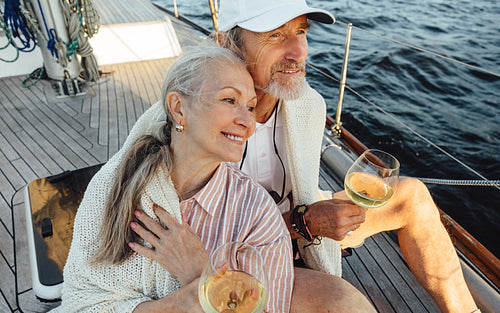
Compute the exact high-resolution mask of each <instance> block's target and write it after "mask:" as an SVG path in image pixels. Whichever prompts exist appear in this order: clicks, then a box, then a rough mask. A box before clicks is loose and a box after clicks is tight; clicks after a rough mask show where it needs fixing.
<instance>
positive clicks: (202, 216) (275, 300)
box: [180, 163, 293, 313]
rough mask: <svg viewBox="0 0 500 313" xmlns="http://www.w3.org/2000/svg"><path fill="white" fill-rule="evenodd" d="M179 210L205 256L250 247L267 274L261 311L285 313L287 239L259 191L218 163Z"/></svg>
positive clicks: (289, 283) (289, 269) (289, 266)
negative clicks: (227, 246)
mask: <svg viewBox="0 0 500 313" xmlns="http://www.w3.org/2000/svg"><path fill="white" fill-rule="evenodd" d="M180 209H181V212H182V213H187V216H188V223H189V225H191V228H192V229H193V230H194V231H195V232H196V233H197V234H198V236H199V237H200V239H201V241H202V242H203V243H204V245H205V248H206V249H207V251H208V252H209V253H212V252H213V251H214V250H215V249H216V248H217V247H219V246H220V245H222V244H224V243H227V242H230V241H240V242H245V243H247V244H250V245H252V246H254V247H255V248H256V249H257V250H258V251H259V252H260V253H261V254H262V257H263V259H264V264H265V265H266V271H267V275H268V281H269V287H268V304H267V308H266V312H273V313H274V312H289V310H290V301H291V295H292V287H293V263H292V248H291V241H290V234H289V232H288V229H287V228H286V225H285V223H284V221H283V218H282V217H281V214H280V212H279V211H278V208H277V206H276V204H275V203H274V201H273V199H272V198H271V196H269V194H268V193H267V192H266V191H265V189H263V188H262V187H261V186H259V185H257V184H256V183H255V182H253V180H252V179H251V178H250V177H248V176H247V175H246V174H243V173H242V172H240V171H239V170H237V169H235V168H233V167H231V166H228V165H226V164H225V163H221V165H220V166H219V168H218V169H217V171H216V172H215V173H214V175H213V177H212V178H211V179H210V181H209V182H208V183H207V185H206V186H205V187H203V188H202V189H201V190H200V191H199V192H198V193H197V194H195V195H194V196H193V197H192V198H190V199H187V200H184V201H182V202H181V204H180Z"/></svg>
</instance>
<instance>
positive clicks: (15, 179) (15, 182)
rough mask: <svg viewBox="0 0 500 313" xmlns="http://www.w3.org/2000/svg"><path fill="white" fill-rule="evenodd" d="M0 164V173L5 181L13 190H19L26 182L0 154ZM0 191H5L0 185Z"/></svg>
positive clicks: (0, 184)
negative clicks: (0, 165)
mask: <svg viewBox="0 0 500 313" xmlns="http://www.w3.org/2000/svg"><path fill="white" fill-rule="evenodd" d="M0 164H2V167H1V168H0V172H1V173H2V174H3V175H5V177H6V179H7V180H8V181H9V184H10V185H11V186H12V187H13V188H14V189H19V188H21V187H23V186H24V185H25V184H26V180H25V179H24V178H23V177H22V176H21V174H20V173H19V171H18V170H17V169H16V168H15V167H14V166H12V164H11V163H10V162H9V160H7V159H6V158H5V156H4V155H3V154H2V153H0ZM0 189H1V190H2V191H3V190H5V189H4V187H3V186H2V183H0Z"/></svg>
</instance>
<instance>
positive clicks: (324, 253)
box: [283, 85, 342, 276]
mask: <svg viewBox="0 0 500 313" xmlns="http://www.w3.org/2000/svg"><path fill="white" fill-rule="evenodd" d="M283 113H284V114H283V121H284V132H285V138H286V147H287V156H288V162H289V168H290V172H291V173H290V175H291V180H292V193H293V201H294V203H297V204H311V203H314V202H316V201H318V200H319V196H320V194H321V192H320V191H319V190H318V184H319V163H320V157H321V145H322V142H323V132H324V129H325V122H326V104H325V101H324V99H323V97H322V96H321V95H320V94H319V93H318V92H316V90H314V89H312V88H311V87H310V86H309V85H306V86H305V87H304V89H303V91H302V93H301V95H300V97H299V98H298V99H295V100H290V101H285V104H284V105H283ZM307 243H308V242H307V241H306V240H305V239H299V240H298V246H299V249H300V250H301V251H300V252H301V255H302V258H303V259H304V261H305V262H306V264H307V266H309V267H310V268H313V269H316V270H319V271H322V272H326V273H330V274H333V275H338V276H341V274H342V264H341V251H340V244H339V243H338V242H336V241H335V240H333V239H330V238H323V240H322V243H321V244H320V245H311V246H308V247H307V248H305V249H303V248H302V247H303V246H304V245H306V244H307Z"/></svg>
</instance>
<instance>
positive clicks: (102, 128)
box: [95, 81, 112, 158]
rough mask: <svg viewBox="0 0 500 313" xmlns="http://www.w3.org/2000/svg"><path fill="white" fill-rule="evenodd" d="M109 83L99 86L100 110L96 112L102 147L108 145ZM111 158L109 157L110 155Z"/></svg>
mask: <svg viewBox="0 0 500 313" xmlns="http://www.w3.org/2000/svg"><path fill="white" fill-rule="evenodd" d="M111 83H112V82H111V81H108V82H107V83H105V84H101V85H99V101H100V103H99V109H98V110H96V112H95V114H98V118H97V119H98V120H99V124H98V128H99V141H98V143H99V144H100V145H102V146H107V145H108V130H109V128H108V123H109V116H108V113H109V103H108V85H109V84H111ZM108 158H109V155H108Z"/></svg>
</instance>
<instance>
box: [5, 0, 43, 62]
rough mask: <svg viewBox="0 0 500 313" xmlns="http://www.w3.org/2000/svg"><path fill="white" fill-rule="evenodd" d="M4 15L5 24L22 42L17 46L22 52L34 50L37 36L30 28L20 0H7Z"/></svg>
mask: <svg viewBox="0 0 500 313" xmlns="http://www.w3.org/2000/svg"><path fill="white" fill-rule="evenodd" d="M3 16H4V22H5V26H6V27H7V28H8V29H9V30H10V33H11V34H12V36H13V37H14V38H18V39H19V41H20V42H21V44H16V45H15V47H16V48H17V49H18V50H19V51H22V52H31V51H33V49H35V47H36V41H35V36H34V35H33V33H32V32H31V31H30V29H29V28H28V24H27V23H26V18H25V17H24V15H23V13H22V12H21V7H20V4H19V0H5V8H4V12H3Z"/></svg>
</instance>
